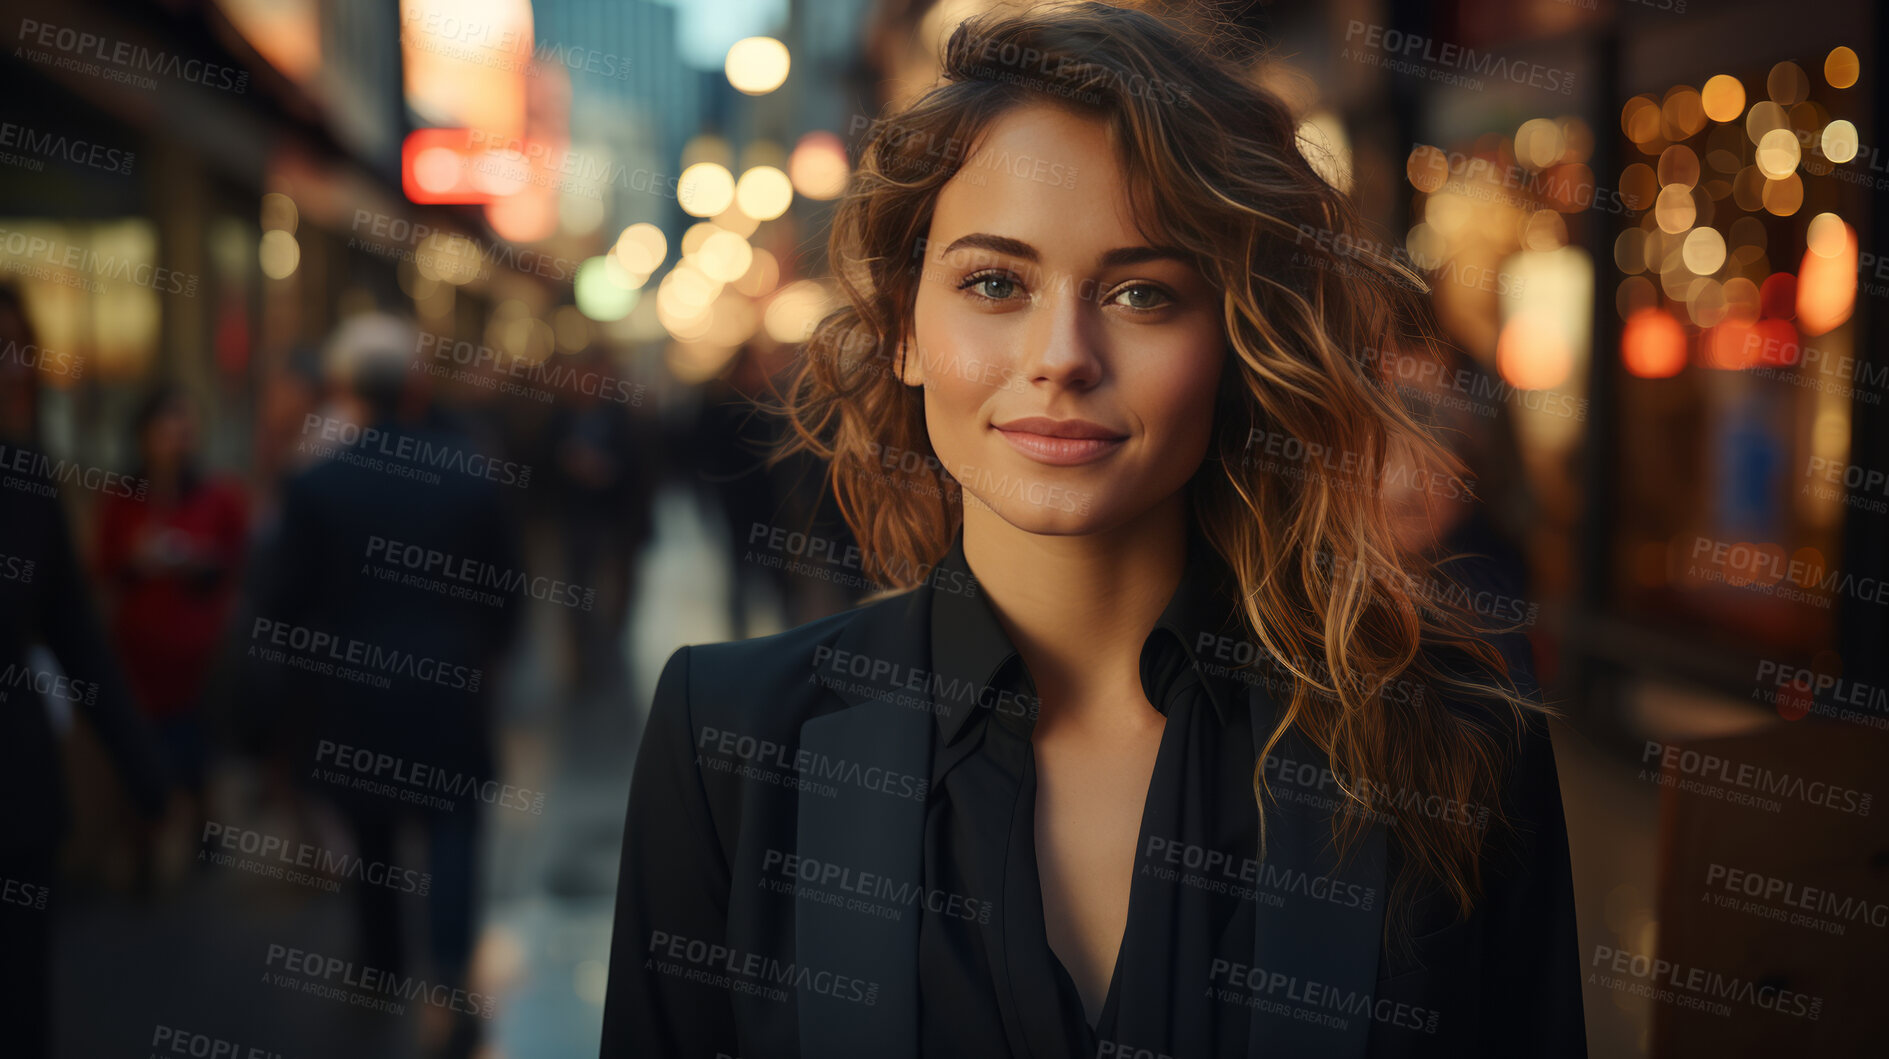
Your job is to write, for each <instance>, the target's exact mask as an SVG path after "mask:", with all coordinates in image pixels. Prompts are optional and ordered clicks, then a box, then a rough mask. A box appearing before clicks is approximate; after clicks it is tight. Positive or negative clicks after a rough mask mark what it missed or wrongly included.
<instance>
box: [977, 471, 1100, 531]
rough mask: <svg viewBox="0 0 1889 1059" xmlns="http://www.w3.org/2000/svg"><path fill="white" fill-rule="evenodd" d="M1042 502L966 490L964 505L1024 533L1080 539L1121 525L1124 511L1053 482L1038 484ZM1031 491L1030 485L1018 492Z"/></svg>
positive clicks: (1018, 496)
mask: <svg viewBox="0 0 1889 1059" xmlns="http://www.w3.org/2000/svg"><path fill="white" fill-rule="evenodd" d="M1037 484H1040V486H1041V488H1040V490H1038V492H1040V494H1041V499H1039V500H1036V501H1032V500H1029V499H1026V498H1025V497H1023V496H1022V495H1015V496H990V495H978V494H975V493H972V492H970V491H969V490H966V491H965V493H964V494H963V495H964V504H965V508H966V510H969V509H971V508H973V507H977V508H984V509H987V510H990V511H992V512H994V513H995V514H996V515H997V517H998V518H1000V519H1003V520H1004V521H1005V522H1007V523H1009V524H1010V525H1012V526H1015V527H1016V528H1017V529H1020V530H1022V531H1023V532H1025V533H1036V534H1041V535H1042V536H1045V537H1079V536H1083V535H1085V534H1090V533H1100V532H1102V531H1103V530H1107V529H1110V528H1112V527H1114V526H1117V525H1119V524H1120V523H1121V522H1122V521H1123V518H1122V514H1123V513H1122V511H1121V510H1120V506H1119V505H1118V504H1114V503H1111V502H1109V501H1108V500H1106V499H1104V498H1103V497H1101V496H1098V495H1097V494H1095V493H1093V492H1089V491H1086V490H1085V491H1073V490H1070V489H1068V488H1067V487H1061V493H1057V492H1056V490H1057V489H1058V488H1059V487H1057V486H1055V485H1052V484H1050V483H1047V482H1044V483H1037ZM1029 491H1031V490H1030V489H1029V487H1028V486H1026V487H1025V488H1024V489H1022V490H1020V491H1019V492H1020V493H1022V492H1029Z"/></svg>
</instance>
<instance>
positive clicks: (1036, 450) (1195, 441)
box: [904, 105, 1226, 534]
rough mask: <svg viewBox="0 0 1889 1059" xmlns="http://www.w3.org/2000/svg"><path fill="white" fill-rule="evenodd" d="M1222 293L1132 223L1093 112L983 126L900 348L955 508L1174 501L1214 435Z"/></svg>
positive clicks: (1049, 511) (1030, 512)
mask: <svg viewBox="0 0 1889 1059" xmlns="http://www.w3.org/2000/svg"><path fill="white" fill-rule="evenodd" d="M1221 305H1222V297H1221V294H1220V292H1219V291H1217V290H1216V289H1214V288H1213V287H1212V286H1211V285H1209V284H1208V282H1207V281H1206V280H1205V279H1204V278H1203V277H1202V276H1201V275H1200V274H1199V273H1198V272H1197V271H1196V270H1195V269H1194V268H1193V267H1192V265H1191V264H1190V263H1189V262H1188V260H1187V259H1186V258H1185V257H1184V256H1183V255H1181V254H1179V253H1178V252H1177V251H1174V250H1172V249H1171V248H1162V247H1160V246H1157V245H1153V243H1152V242H1151V241H1150V239H1149V238H1148V237H1146V236H1144V235H1143V234H1142V233H1141V232H1140V231H1139V230H1137V227H1136V225H1135V217H1134V215H1133V212H1132V207H1131V206H1130V203H1129V199H1128V195H1127V192H1126V190H1125V188H1124V177H1123V175H1122V172H1121V166H1120V165H1119V163H1118V162H1117V161H1116V157H1115V148H1114V147H1113V145H1112V144H1111V143H1110V141H1109V136H1108V132H1107V127H1106V126H1105V125H1104V124H1103V123H1102V121H1100V120H1098V119H1094V118H1089V117H1085V116H1081V115H1078V114H1076V113H1074V112H1073V111H1069V110H1066V109H1063V108H1060V107H1056V106H1051V105H1030V106H1025V107H1018V108H1015V109H1013V110H1010V111H1009V112H1007V113H1006V114H1005V115H1003V116H1002V117H1000V118H998V119H997V120H996V121H994V122H993V123H992V124H991V125H990V126H989V127H988V129H987V130H986V131H985V133H984V135H983V136H982V137H981V138H980V139H979V141H978V143H977V144H976V146H975V148H974V149H973V150H972V151H971V152H970V153H969V154H968V156H967V158H966V161H965V162H964V164H963V166H962V168H961V169H959V171H958V172H957V174H956V175H955V176H954V177H953V178H952V179H951V180H950V181H949V182H948V183H947V184H946V185H945V187H944V189H943V190H942V191H941V192H940V194H939V196H938V201H937V203H936V206H935V209H934V212H933V214H932V220H931V229H930V232H929V234H928V235H927V238H926V244H925V270H924V275H923V278H922V279H921V280H920V282H919V287H918V296H917V303H916V306H915V308H914V311H913V319H912V327H911V333H910V335H909V336H908V338H907V341H906V343H905V359H904V364H905V374H904V378H905V381H906V382H908V383H910V384H912V385H922V386H923V387H924V390H925V417H926V422H927V425H928V429H929V431H930V435H931V444H932V448H933V449H934V450H935V451H936V452H937V454H938V458H939V459H940V460H941V461H942V462H943V463H944V465H945V469H946V470H947V471H949V472H950V474H951V476H952V477H953V478H956V479H957V481H958V482H959V484H961V485H962V486H963V487H964V491H965V493H966V494H967V496H966V501H965V504H966V509H967V518H968V517H970V515H969V511H970V509H972V508H975V507H978V506H983V507H988V508H989V509H991V510H993V511H995V512H996V514H997V515H998V516H999V517H1001V518H1002V519H1004V520H1005V521H1006V522H1008V523H1010V524H1011V525H1013V526H1016V527H1017V528H1018V529H1021V530H1024V531H1026V532H1030V533H1046V534H1083V533H1094V532H1100V531H1103V530H1108V529H1111V528H1114V527H1116V526H1119V525H1122V524H1123V523H1126V522H1128V521H1130V520H1132V519H1134V518H1135V517H1137V516H1139V515H1141V514H1143V513H1145V512H1147V511H1148V510H1149V509H1151V508H1153V507H1155V506H1156V505H1158V504H1160V503H1161V502H1163V501H1164V500H1167V499H1168V498H1170V497H1172V496H1174V495H1175V494H1176V493H1177V492H1178V491H1179V490H1180V489H1181V488H1182V487H1183V486H1184V485H1185V484H1186V482H1187V480H1188V478H1189V477H1191V476H1192V475H1193V473H1194V471H1195V470H1196V469H1197V468H1198V467H1199V466H1200V463H1201V460H1202V459H1203V458H1204V457H1205V455H1206V452H1207V447H1208V443H1209V441H1210V439H1211V434H1212V430H1213V409H1214V393H1215V388H1216V387H1217V386H1218V385H1219V381H1220V371H1221V367H1222V364H1223V362H1224V359H1225V351H1226V333H1225V331H1224V329H1223V325H1222V322H1221V319H1222V318H1221ZM980 501H981V505H980V504H979V502H980Z"/></svg>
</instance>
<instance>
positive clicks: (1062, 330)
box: [1017, 283, 1103, 390]
mask: <svg viewBox="0 0 1889 1059" xmlns="http://www.w3.org/2000/svg"><path fill="white" fill-rule="evenodd" d="M1054 287H1060V288H1061V289H1054ZM1038 306H1039V308H1038V309H1037V310H1036V311H1034V312H1032V313H1031V314H1030V317H1031V319H1030V325H1029V326H1028V327H1026V328H1024V329H1023V334H1022V336H1021V338H1022V341H1023V349H1022V350H1021V351H1020V353H1019V355H1018V358H1017V374H1018V376H1019V377H1021V378H1023V379H1027V380H1028V381H1029V382H1030V383H1031V384H1032V385H1047V386H1053V387H1057V388H1067V389H1077V390H1084V389H1088V388H1090V387H1092V386H1094V385H1096V384H1097V383H1098V382H1100V381H1101V379H1102V371H1103V362H1102V356H1101V352H1102V346H1101V335H1100V333H1099V320H1098V319H1097V315H1098V314H1096V313H1093V312H1090V311H1089V310H1090V309H1091V308H1093V306H1091V305H1089V304H1088V302H1087V301H1086V300H1085V299H1084V298H1082V297H1081V293H1080V291H1079V289H1078V287H1077V285H1076V284H1074V283H1066V284H1058V285H1053V289H1051V290H1049V291H1045V292H1044V293H1043V294H1042V295H1041V296H1040V301H1039V302H1038Z"/></svg>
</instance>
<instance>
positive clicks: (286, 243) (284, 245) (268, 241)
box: [256, 228, 302, 279]
mask: <svg viewBox="0 0 1889 1059" xmlns="http://www.w3.org/2000/svg"><path fill="white" fill-rule="evenodd" d="M301 262H302V245H301V244H300V243H298V242H296V241H295V237H294V236H293V235H290V234H289V233H288V232H286V231H284V230H283V229H281V228H271V229H269V230H268V231H266V232H264V233H262V243H261V244H260V245H259V246H258V247H257V248H256V263H257V264H258V265H260V266H262V274H263V275H265V276H267V277H269V278H270V279H288V278H289V277H290V276H293V275H294V274H295V266H297V265H299V264H301Z"/></svg>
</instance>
